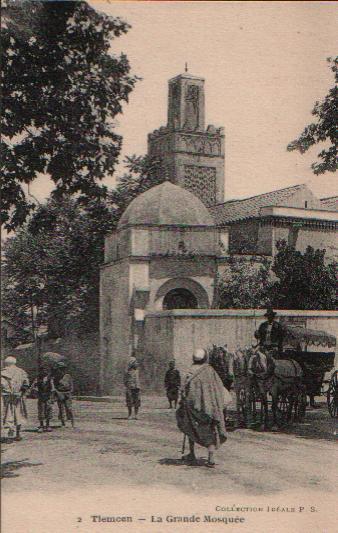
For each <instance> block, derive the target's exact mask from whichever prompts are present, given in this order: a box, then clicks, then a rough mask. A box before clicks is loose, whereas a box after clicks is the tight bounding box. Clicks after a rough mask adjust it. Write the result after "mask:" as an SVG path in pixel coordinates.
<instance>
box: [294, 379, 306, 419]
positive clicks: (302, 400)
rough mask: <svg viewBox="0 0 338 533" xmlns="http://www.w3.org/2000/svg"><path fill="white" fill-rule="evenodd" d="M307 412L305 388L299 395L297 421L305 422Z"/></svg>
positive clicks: (296, 407) (296, 410)
mask: <svg viewBox="0 0 338 533" xmlns="http://www.w3.org/2000/svg"><path fill="white" fill-rule="evenodd" d="M305 412H306V389H305V387H303V388H302V389H301V390H300V391H299V392H298V395H297V399H296V406H295V420H297V421H298V422H303V420H304V418H305Z"/></svg>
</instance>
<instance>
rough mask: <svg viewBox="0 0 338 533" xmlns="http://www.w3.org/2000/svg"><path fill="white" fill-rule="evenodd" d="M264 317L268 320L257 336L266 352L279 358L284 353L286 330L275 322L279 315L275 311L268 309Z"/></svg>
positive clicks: (260, 327)
mask: <svg viewBox="0 0 338 533" xmlns="http://www.w3.org/2000/svg"><path fill="white" fill-rule="evenodd" d="M264 316H265V317H266V318H267V320H266V321H265V322H263V323H262V324H261V325H260V326H259V328H258V331H257V332H256V334H255V336H256V337H257V339H258V341H259V344H260V346H261V347H262V348H263V349H264V350H267V351H268V352H270V354H271V356H272V357H274V358H278V355H279V354H281V353H282V351H283V340H284V329H283V326H281V324H279V323H278V322H276V321H275V318H276V316H277V313H276V312H275V311H274V310H273V309H271V308H269V309H267V311H266V313H265V315H264Z"/></svg>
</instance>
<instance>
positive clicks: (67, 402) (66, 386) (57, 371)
mask: <svg viewBox="0 0 338 533" xmlns="http://www.w3.org/2000/svg"><path fill="white" fill-rule="evenodd" d="M53 381H54V387H55V394H56V400H57V404H58V408H59V419H60V420H61V424H62V426H65V425H66V421H65V417H66V418H67V420H69V421H70V423H71V425H72V428H74V416H73V409H72V392H73V379H72V376H71V375H70V374H69V373H68V372H67V368H66V364H65V363H64V362H63V361H60V362H59V363H56V365H55V368H54V372H53Z"/></svg>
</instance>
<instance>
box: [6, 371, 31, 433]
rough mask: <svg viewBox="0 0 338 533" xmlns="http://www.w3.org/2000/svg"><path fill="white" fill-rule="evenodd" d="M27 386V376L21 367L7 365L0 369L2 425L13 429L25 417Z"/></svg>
mask: <svg viewBox="0 0 338 533" xmlns="http://www.w3.org/2000/svg"><path fill="white" fill-rule="evenodd" d="M28 387H29V381H28V376H27V374H26V372H25V371H24V370H22V368H19V367H17V366H14V365H13V366H8V367H6V368H4V369H2V370H1V399H2V409H1V416H2V426H3V427H4V428H6V429H9V430H14V429H15V428H16V427H18V426H21V425H22V424H23V423H24V422H25V421H26V419H27V410H26V404H25V399H24V395H23V394H24V392H25V390H27V389H28Z"/></svg>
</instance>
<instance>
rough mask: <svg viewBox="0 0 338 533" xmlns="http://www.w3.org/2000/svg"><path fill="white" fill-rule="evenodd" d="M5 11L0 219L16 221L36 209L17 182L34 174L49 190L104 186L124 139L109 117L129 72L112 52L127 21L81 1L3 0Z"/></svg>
mask: <svg viewBox="0 0 338 533" xmlns="http://www.w3.org/2000/svg"><path fill="white" fill-rule="evenodd" d="M3 19H4V23H3V29H2V58H3V63H2V76H3V82H2V83H3V86H2V87H3V88H2V90H3V93H2V102H3V122H2V135H3V137H2V145H1V150H2V166H3V170H2V177H3V179H2V219H1V220H2V223H5V224H6V227H7V228H8V229H14V228H16V227H18V226H19V225H21V224H22V223H23V222H24V221H25V219H26V217H27V215H28V213H29V212H30V210H31V209H32V208H33V203H32V202H31V201H29V200H28V199H27V198H26V195H25V190H24V187H23V185H24V184H29V183H31V182H32V181H33V180H34V179H35V178H36V177H37V176H38V175H39V174H46V175H48V176H50V178H51V179H52V180H53V182H54V184H55V190H54V193H53V194H54V197H60V196H62V195H63V194H66V195H67V194H73V193H77V194H79V195H81V196H82V197H83V198H84V199H87V198H88V199H89V200H91V199H92V198H94V197H95V196H96V195H97V194H98V193H99V194H101V193H102V190H101V191H100V190H99V189H100V186H99V181H100V180H101V179H102V178H103V177H104V176H106V175H109V174H112V173H113V170H114V166H115V164H116V162H117V157H118V155H119V153H120V148H121V137H120V136H119V135H117V134H116V132H115V131H114V118H115V117H116V115H118V114H119V113H121V111H122V104H123V102H127V101H128V96H129V94H130V92H131V91H132V89H133V87H134V84H135V82H136V77H134V76H132V75H130V66H129V62H128V59H127V57H126V56H125V55H123V54H121V55H120V56H116V55H114V54H112V53H111V51H110V47H111V43H112V41H113V40H114V39H115V38H117V37H119V36H120V35H122V34H124V33H126V32H127V31H128V29H129V25H128V24H127V23H125V22H123V21H122V20H120V19H119V18H117V17H116V18H113V17H108V16H107V15H105V14H102V13H98V12H96V11H95V10H94V9H93V8H91V7H90V6H89V5H88V4H87V3H86V2H82V1H48V2H43V1H33V2H32V1H27V0H21V1H14V0H7V4H6V6H5V7H4V10H3ZM103 192H104V190H103Z"/></svg>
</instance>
